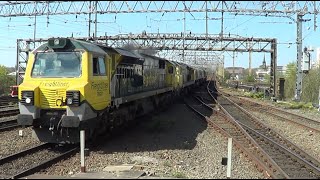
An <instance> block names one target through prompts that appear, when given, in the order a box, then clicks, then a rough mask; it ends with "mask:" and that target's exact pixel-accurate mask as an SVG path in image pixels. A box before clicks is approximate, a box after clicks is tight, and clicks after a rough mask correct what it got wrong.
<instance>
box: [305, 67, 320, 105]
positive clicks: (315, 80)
mask: <svg viewBox="0 0 320 180" xmlns="http://www.w3.org/2000/svg"><path fill="white" fill-rule="evenodd" d="M319 86H320V68H316V69H311V70H310V71H309V73H308V74H306V75H305V76H304V77H303V79H302V93H301V100H302V101H305V102H313V103H318V95H319Z"/></svg>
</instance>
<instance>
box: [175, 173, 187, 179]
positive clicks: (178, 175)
mask: <svg viewBox="0 0 320 180" xmlns="http://www.w3.org/2000/svg"><path fill="white" fill-rule="evenodd" d="M172 176H173V177H175V178H187V176H186V175H185V174H183V173H182V172H174V173H172Z"/></svg>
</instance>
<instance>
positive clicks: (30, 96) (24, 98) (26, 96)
mask: <svg viewBox="0 0 320 180" xmlns="http://www.w3.org/2000/svg"><path fill="white" fill-rule="evenodd" d="M20 102H21V104H25V105H33V102H34V92H33V91H22V92H21V100H20Z"/></svg>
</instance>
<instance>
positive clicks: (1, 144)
mask: <svg viewBox="0 0 320 180" xmlns="http://www.w3.org/2000/svg"><path fill="white" fill-rule="evenodd" d="M4 119H5V118H1V120H4ZM19 130H23V136H19ZM31 132H32V129H31V128H15V129H13V130H10V131H3V132H0V137H1V141H0V158H3V157H6V156H8V155H11V154H14V153H17V152H19V151H22V150H25V149H28V148H31V147H34V146H36V145H39V144H40V142H37V141H36V140H35V139H34V138H32V135H31V134H32V133H31Z"/></svg>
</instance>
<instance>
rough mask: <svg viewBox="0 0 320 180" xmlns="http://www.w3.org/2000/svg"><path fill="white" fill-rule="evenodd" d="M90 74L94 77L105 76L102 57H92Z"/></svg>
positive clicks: (104, 65)
mask: <svg viewBox="0 0 320 180" xmlns="http://www.w3.org/2000/svg"><path fill="white" fill-rule="evenodd" d="M92 68H93V70H92V72H93V75H94V76H106V75H107V72H106V64H105V61H104V58H103V57H94V58H93V59H92Z"/></svg>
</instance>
